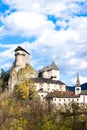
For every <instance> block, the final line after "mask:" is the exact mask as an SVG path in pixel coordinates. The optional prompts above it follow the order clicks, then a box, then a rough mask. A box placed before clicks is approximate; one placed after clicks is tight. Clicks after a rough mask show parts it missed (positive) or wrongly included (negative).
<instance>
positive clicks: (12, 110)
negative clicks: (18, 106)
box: [9, 106, 14, 115]
mask: <svg viewBox="0 0 87 130" xmlns="http://www.w3.org/2000/svg"><path fill="white" fill-rule="evenodd" d="M9 115H14V107H13V106H10V108H9Z"/></svg>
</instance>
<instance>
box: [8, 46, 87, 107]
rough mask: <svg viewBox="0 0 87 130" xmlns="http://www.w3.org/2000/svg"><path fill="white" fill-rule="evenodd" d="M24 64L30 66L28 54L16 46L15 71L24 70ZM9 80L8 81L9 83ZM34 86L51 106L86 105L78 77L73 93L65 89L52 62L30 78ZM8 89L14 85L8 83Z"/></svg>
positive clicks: (42, 98) (56, 67)
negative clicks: (74, 103) (73, 103)
mask: <svg viewBox="0 0 87 130" xmlns="http://www.w3.org/2000/svg"><path fill="white" fill-rule="evenodd" d="M26 64H30V54H29V53H28V52H27V51H26V50H25V49H23V48H22V47H20V46H18V47H17V48H16V49H15V63H14V69H15V71H18V70H20V69H21V68H24V67H25V65H26ZM11 80H12V79H10V80H9V81H11ZM31 80H32V81H34V83H35V85H36V91H37V92H38V94H39V96H40V98H41V100H42V101H48V100H50V101H51V103H52V104H55V105H56V106H58V105H64V104H69V103H70V102H77V103H79V104H80V103H87V91H86V90H82V89H81V85H80V80H79V75H77V80H76V86H75V91H69V90H67V89H66V85H65V83H63V82H62V81H61V80H60V69H59V68H58V66H57V65H56V64H55V62H54V61H53V62H52V63H51V64H49V65H48V66H45V67H44V68H42V69H41V70H40V71H39V73H38V75H37V76H36V77H32V78H31ZM8 84H9V86H10V87H9V88H10V89H13V88H14V86H15V84H14V83H12V84H11V82H9V83H8Z"/></svg>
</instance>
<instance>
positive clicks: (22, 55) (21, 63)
mask: <svg viewBox="0 0 87 130" xmlns="http://www.w3.org/2000/svg"><path fill="white" fill-rule="evenodd" d="M26 64H30V54H29V53H28V52H27V51H26V50H25V49H23V48H22V47H20V46H18V47H17V48H16V49H15V67H17V68H23V67H25V65H26Z"/></svg>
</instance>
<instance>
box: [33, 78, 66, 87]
mask: <svg viewBox="0 0 87 130" xmlns="http://www.w3.org/2000/svg"><path fill="white" fill-rule="evenodd" d="M32 80H33V81H34V82H35V83H51V84H60V85H65V84H64V83H63V82H62V81H60V80H52V79H48V78H32Z"/></svg>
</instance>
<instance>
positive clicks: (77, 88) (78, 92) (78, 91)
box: [75, 74, 81, 95]
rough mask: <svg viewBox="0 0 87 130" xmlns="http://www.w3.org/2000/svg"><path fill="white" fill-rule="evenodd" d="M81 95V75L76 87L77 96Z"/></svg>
mask: <svg viewBox="0 0 87 130" xmlns="http://www.w3.org/2000/svg"><path fill="white" fill-rule="evenodd" d="M80 93H81V86H80V80H79V74H77V80H76V86H75V94H76V95H77V94H80Z"/></svg>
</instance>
